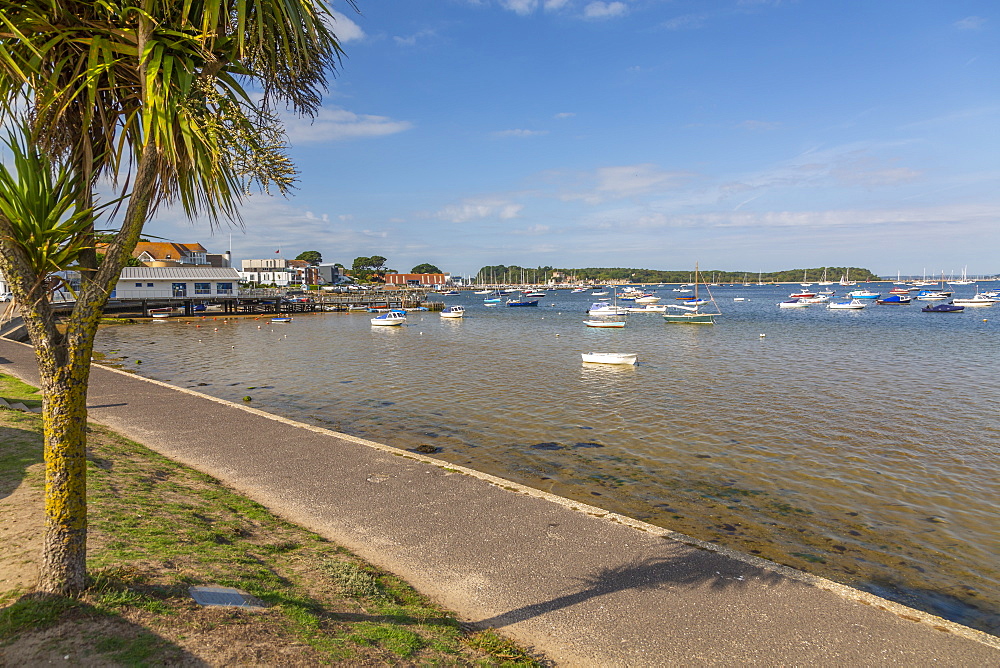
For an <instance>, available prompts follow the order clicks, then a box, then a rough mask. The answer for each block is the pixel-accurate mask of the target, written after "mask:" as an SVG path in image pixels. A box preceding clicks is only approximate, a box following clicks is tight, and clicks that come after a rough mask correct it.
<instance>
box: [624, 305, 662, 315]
mask: <svg viewBox="0 0 1000 668" xmlns="http://www.w3.org/2000/svg"><path fill="white" fill-rule="evenodd" d="M625 310H626V311H628V312H629V313H663V312H665V311H666V310H667V307H666V305H661V304H644V305H642V306H630V307H628V308H627V309H625Z"/></svg>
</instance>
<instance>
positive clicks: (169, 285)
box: [111, 266, 240, 299]
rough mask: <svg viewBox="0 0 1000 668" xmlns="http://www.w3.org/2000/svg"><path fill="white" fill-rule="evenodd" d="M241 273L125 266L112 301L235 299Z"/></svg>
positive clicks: (218, 269) (205, 268)
mask: <svg viewBox="0 0 1000 668" xmlns="http://www.w3.org/2000/svg"><path fill="white" fill-rule="evenodd" d="M239 283H240V272H238V271H236V270H235V269H233V268H232V267H211V266H188V267H125V268H124V269H122V274H121V277H120V278H119V279H118V284H117V285H116V286H115V290H114V292H112V293H111V298H112V299H116V298H117V299H164V298H172V299H178V298H195V299H197V298H206V299H207V298H211V297H233V296H236V295H238V294H239Z"/></svg>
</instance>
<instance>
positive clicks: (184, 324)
mask: <svg viewBox="0 0 1000 668" xmlns="http://www.w3.org/2000/svg"><path fill="white" fill-rule="evenodd" d="M992 285H994V284H985V283H984V284H980V286H981V287H982V288H983V289H986V288H987V287H989V286H992ZM675 287H676V286H666V287H659V288H656V291H657V292H656V294H657V296H659V297H661V298H662V299H663V303H667V302H671V301H673V298H674V297H675V296H676V295H677V293H674V292H673V291H672V289H673V288H675ZM833 287H834V288H836V289H837V290H839V291H841V292H843V291H844V290H845V288H841V287H839V286H833ZM858 287H859V288H860V287H870V288H871V289H874V290H876V291H882V292H883V293H884V292H887V291H888V289H889V287H890V286H889V285H888V284H872V285H869V286H858ZM793 289H798V286H797V285H794V286H788V285H786V286H735V287H725V286H724V287H713V288H712V293H713V295H714V296H715V299H716V300H717V302H718V303H719V306H720V307H721V309H722V311H723V315H722V316H721V317H720V318H719V319H718V324H716V325H715V326H694V325H673V324H666V323H664V322H663V319H662V317H660V316H659V315H657V314H636V315H631V316H629V318H628V324H627V326H626V327H625V328H623V329H604V328H602V329H593V328H588V327H586V326H584V325H583V322H582V321H583V320H584V319H585V318H586V316H585V314H584V311H585V310H586V308H587V306H588V305H589V304H590V303H591V301H594V300H596V299H597V298H596V297H594V296H592V295H591V294H590V293H589V291H588V292H586V293H577V294H573V293H570V292H569V291H566V290H560V291H549V293H548V295H547V296H546V297H543V298H541V299H540V305H539V307H538V308H505V307H504V306H503V305H500V306H495V307H488V306H486V305H484V304H483V302H482V300H483V297H482V296H481V295H474V294H472V293H467V292H466V293H462V294H461V295H459V296H455V297H445V298H443V301H446V302H447V303H449V304H463V305H465V306H466V308H467V313H466V317H465V318H462V319H447V318H442V317H441V316H440V315H439V314H438V313H434V312H411V313H409V314H408V316H407V317H408V323H407V324H406V325H404V326H402V327H372V326H371V324H370V321H369V319H370V318H371V314H368V313H318V314H307V315H301V316H296V317H295V318H294V319H293V320H292V322H291V323H288V324H272V323H269V322H268V321H267V319H266V318H260V319H253V318H237V319H231V320H228V321H223V319H222V317H221V316H218V319H213V318H214V317H216V316H214V315H212V314H209V315H207V317H206V318H204V319H201V318H199V319H184V318H180V317H178V318H172V319H169V320H167V321H164V322H151V323H148V324H143V325H138V326H121V327H110V328H107V329H105V330H103V331H102V332H101V333H100V335H99V337H98V341H97V351H98V352H99V353H100V354H103V355H105V356H107V359H108V360H109V361H113V362H116V363H118V364H120V365H121V366H122V367H124V368H127V369H130V370H133V371H136V372H139V373H141V374H142V375H145V376H149V377H152V378H156V379H159V380H163V381H167V382H169V383H172V384H175V385H177V386H181V387H188V388H193V389H197V390H198V391H200V392H204V393H207V394H211V395H213V396H218V397H221V398H225V399H230V400H233V401H241V400H242V399H243V398H244V397H246V396H249V397H251V398H252V403H251V405H253V406H254V407H256V408H259V409H262V410H265V411H269V412H273V413H277V414H280V415H285V416H287V417H291V418H294V419H297V420H300V421H303V422H308V423H312V424H316V425H320V426H324V427H328V428H331V429H334V430H337V431H341V432H345V433H349V434H354V435H357V436H362V437H365V438H369V439H372V440H376V441H379V442H383V443H387V444H389V445H394V446H397V447H400V448H407V449H414V448H417V447H421V448H422V449H423V450H433V451H434V452H435V454H434V456H435V457H438V458H441V459H445V460H448V461H452V462H455V463H457V464H461V465H464V466H468V467H471V468H475V469H478V470H481V471H486V472H489V473H493V474H496V475H500V476H503V477H505V478H508V479H511V480H516V481H517V482H520V483H524V484H527V485H530V486H533V487H536V488H539V489H544V490H546V491H550V492H553V493H555V494H559V495H562V496H565V497H569V498H573V499H577V500H580V501H584V502H587V503H591V504H593V505H596V506H600V507H602V508H605V509H608V510H611V511H615V512H620V513H623V514H626V515H629V516H631V517H635V518H638V519H642V520H645V521H648V522H651V523H653V524H656V525H659V526H663V527H667V528H670V529H674V530H677V531H680V532H683V533H686V534H689V535H692V536H695V537H698V538H701V539H705V540H710V541H715V542H718V543H721V544H725V545H728V546H731V547H734V548H736V549H739V550H742V551H745V552H749V553H752V554H756V555H759V556H762V557H765V558H768V559H771V560H773V561H776V562H780V563H784V564H788V565H791V566H794V567H796V568H800V569H802V570H806V571H810V572H814V573H817V574H820V575H824V576H826V577H829V578H831V579H834V580H837V581H840V582H845V583H847V584H850V585H852V586H855V587H858V588H860V589H865V590H868V591H872V592H874V593H877V594H880V595H883V596H886V597H887V598H892V599H894V600H898V601H901V602H903V603H906V604H908V605H911V606H914V607H917V608H921V609H924V610H928V611H930V612H933V613H935V614H938V615H941V616H943V617H946V618H949V619H952V620H955V621H958V622H960V623H964V624H968V625H970V626H973V627H976V628H980V629H983V630H986V631H988V632H991V633H994V634H1000V612H998V611H1000V523H998V521H997V512H996V505H997V501H998V500H1000V459H998V454H1000V412H998V411H1000V384H998V383H997V382H996V376H997V364H996V361H995V360H996V350H997V343H998V341H1000V306H996V307H991V308H967V309H966V311H965V312H964V313H960V314H928V313H922V312H921V311H920V307H921V305H922V303H919V302H917V301H914V302H913V303H912V304H911V305H908V306H878V305H875V304H872V305H870V306H868V307H867V308H865V309H864V310H861V311H837V310H828V309H826V308H824V307H822V306H821V305H815V306H811V307H809V308H806V309H779V308H778V307H777V305H776V304H777V302H779V301H781V300H783V299H787V298H788V294H789V293H790V292H792V291H793ZM973 291H974V287H973V286H964V287H959V288H957V293H956V296H965V293H968V295H971V294H972V292H973ZM737 297H740V298H743V299H744V300H743V301H734V299H735V298H737ZM209 313H210V312H209ZM198 325H200V327H199V326H198ZM592 351H594V352H634V353H638V358H639V364H638V365H637V366H635V367H628V366H625V367H617V366H610V365H585V364H582V363H581V359H580V354H581V353H583V352H592ZM139 361H141V364H137V362H139ZM178 419H181V418H178ZM331 466H332V467H335V463H331ZM334 478H335V473H334V474H332V475H331V481H333V479H334Z"/></svg>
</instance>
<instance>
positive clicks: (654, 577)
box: [474, 548, 784, 628]
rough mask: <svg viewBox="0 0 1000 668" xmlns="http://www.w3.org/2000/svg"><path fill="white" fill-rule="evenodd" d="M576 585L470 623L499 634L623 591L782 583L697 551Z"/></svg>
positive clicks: (612, 570)
mask: <svg viewBox="0 0 1000 668" xmlns="http://www.w3.org/2000/svg"><path fill="white" fill-rule="evenodd" d="M575 579H576V580H577V581H578V582H579V583H580V585H581V586H580V587H579V588H578V589H577V590H576V591H572V592H569V593H566V594H563V595H562V596H559V597H557V598H553V599H550V600H547V601H540V602H538V603H532V604H530V605H525V606H522V607H520V608H517V609H514V610H509V611H507V612H503V613H501V614H498V615H495V616H493V617H490V618H489V619H483V620H480V621H477V622H474V625H475V626H477V627H479V628H488V627H492V628H501V627H504V626H509V625H511V624H516V623H518V622H522V621H525V620H528V619H532V618H534V617H539V616H541V615H545V614H547V613H550V612H554V611H556V610H562V609H563V608H569V607H572V606H574V605H577V604H579V603H583V602H585V601H589V600H591V599H594V598H598V597H601V596H604V595H606V594H614V593H617V592H623V591H628V590H633V591H650V590H655V589H663V588H668V587H694V586H700V585H708V586H710V587H711V588H712V589H717V590H722V589H730V588H736V587H746V586H747V585H749V584H751V583H757V584H760V583H764V584H776V583H778V582H780V581H782V580H783V579H784V578H783V576H781V575H780V574H778V573H774V572H771V571H767V570H764V569H761V568H757V567H754V566H752V565H750V564H745V563H742V562H739V561H736V560H734V559H731V558H729V557H726V556H724V555H721V554H717V553H715V552H711V551H709V550H705V549H700V548H699V549H694V550H691V551H685V553H683V554H681V555H679V556H669V557H649V558H646V559H642V560H640V561H633V562H632V563H627V564H621V565H618V566H612V567H608V568H602V569H600V570H598V571H596V572H594V573H593V574H592V575H589V576H585V577H582V578H575Z"/></svg>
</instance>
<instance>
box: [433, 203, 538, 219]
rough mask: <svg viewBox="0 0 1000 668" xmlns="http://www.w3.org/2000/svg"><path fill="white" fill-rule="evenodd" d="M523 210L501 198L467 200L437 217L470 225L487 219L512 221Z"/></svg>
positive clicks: (521, 206)
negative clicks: (475, 221)
mask: <svg viewBox="0 0 1000 668" xmlns="http://www.w3.org/2000/svg"><path fill="white" fill-rule="evenodd" d="M522 209H524V206H523V205H522V204H517V203H515V202H511V201H510V200H506V199H501V198H481V199H467V200H465V201H464V202H462V203H461V204H452V205H450V206H446V207H445V208H443V209H441V210H440V211H438V212H437V214H436V216H437V217H438V218H440V219H441V220H446V221H449V222H452V223H469V222H472V221H474V220H484V219H487V218H496V219H498V220H512V219H514V218H517V217H518V216H519V215H520V214H521V210H522Z"/></svg>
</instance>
